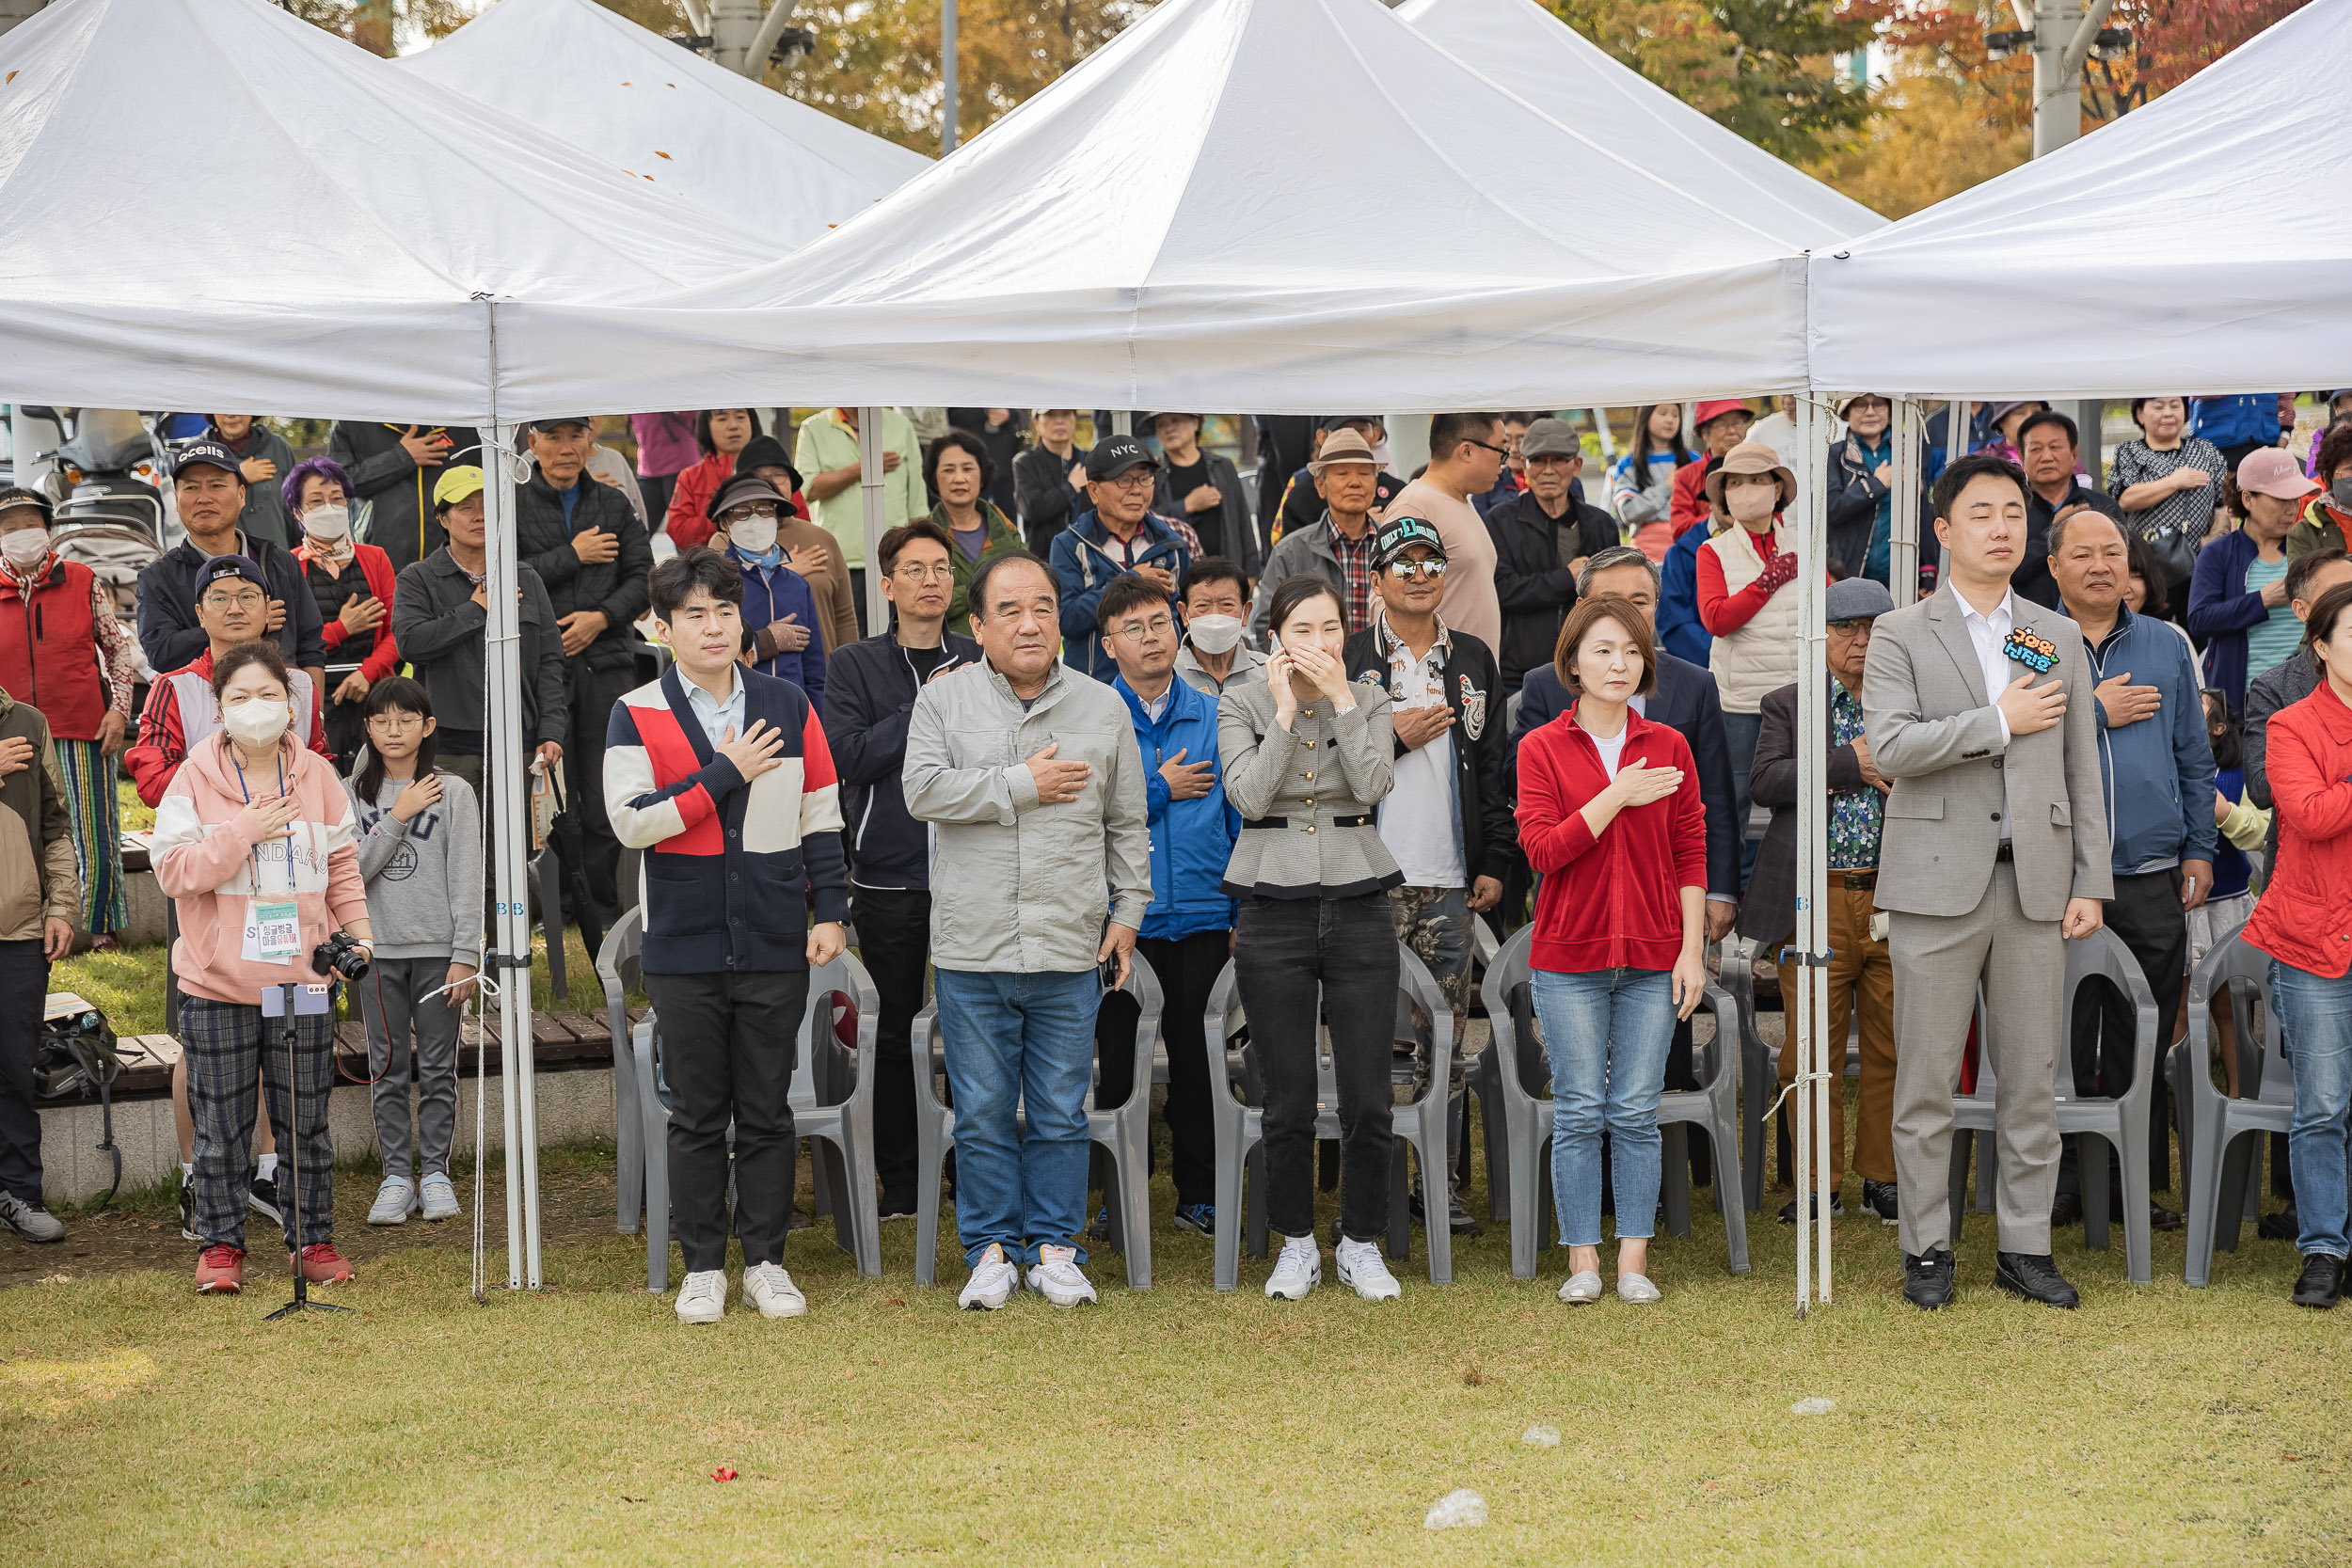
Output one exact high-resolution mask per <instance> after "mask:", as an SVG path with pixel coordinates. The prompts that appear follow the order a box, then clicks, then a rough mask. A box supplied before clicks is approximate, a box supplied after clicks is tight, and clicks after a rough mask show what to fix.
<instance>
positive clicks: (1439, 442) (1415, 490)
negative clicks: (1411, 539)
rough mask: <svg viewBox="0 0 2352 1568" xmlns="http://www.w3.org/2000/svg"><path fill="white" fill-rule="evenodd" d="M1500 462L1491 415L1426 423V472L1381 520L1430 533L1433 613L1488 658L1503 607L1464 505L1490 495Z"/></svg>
mask: <svg viewBox="0 0 2352 1568" xmlns="http://www.w3.org/2000/svg"><path fill="white" fill-rule="evenodd" d="M1507 455H1508V453H1506V452H1505V451H1504V450H1503V446H1502V421H1501V420H1497V419H1496V418H1495V416H1494V415H1492V414H1436V415H1432V416H1431V417H1430V420H1429V467H1427V468H1425V469H1423V470H1422V475H1421V477H1420V478H1419V479H1416V480H1414V481H1413V482H1412V483H1410V484H1407V485H1406V486H1405V488H1404V490H1403V491H1401V492H1400V493H1399V494H1398V496H1397V498H1396V499H1395V500H1394V501H1393V502H1392V503H1391V505H1390V506H1389V508H1388V510H1387V511H1385V512H1383V513H1382V514H1381V515H1382V516H1383V517H1419V518H1422V519H1423V520H1424V521H1426V522H1428V523H1429V524H1430V525H1431V526H1433V527H1435V528H1436V529H1437V531H1438V538H1439V539H1440V540H1442V541H1443V542H1444V545H1445V553H1446V562H1447V565H1446V578H1445V591H1444V593H1443V594H1440V595H1439V596H1438V613H1439V614H1441V615H1443V616H1444V617H1445V624H1446V625H1447V626H1451V627H1452V628H1453V629H1454V631H1456V632H1468V633H1469V634H1470V636H1472V637H1475V638H1477V639H1478V641H1481V642H1483V643H1485V644H1486V647H1487V648H1488V649H1489V650H1492V649H1494V648H1497V647H1500V646H1501V645H1502V600H1501V599H1499V598H1498V597H1497V596H1496V594H1495V542H1494V540H1493V539H1492V538H1491V537H1489V536H1488V535H1487V532H1486V522H1485V520H1484V519H1482V518H1481V517H1480V516H1479V515H1478V508H1477V507H1476V506H1474V505H1473V504H1471V501H1470V498H1471V497H1472V496H1483V495H1485V494H1486V492H1487V491H1489V490H1491V489H1493V488H1494V487H1495V476H1496V475H1497V474H1499V473H1500V472H1502V463H1503V459H1504V458H1505V457H1506V456H1507Z"/></svg>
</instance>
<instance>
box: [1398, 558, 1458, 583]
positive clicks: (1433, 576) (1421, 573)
mask: <svg viewBox="0 0 2352 1568" xmlns="http://www.w3.org/2000/svg"><path fill="white" fill-rule="evenodd" d="M1389 575H1390V576H1391V577H1394V578H1402V579H1403V580H1405V581H1406V582H1435V581H1437V580H1438V578H1441V577H1443V576H1445V562H1442V561H1391V562H1389Z"/></svg>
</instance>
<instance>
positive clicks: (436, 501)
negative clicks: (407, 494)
mask: <svg viewBox="0 0 2352 1568" xmlns="http://www.w3.org/2000/svg"><path fill="white" fill-rule="evenodd" d="M482 483H483V482H482V470H481V469H480V468H477V467H474V466H473V465H472V464H470V463H468V464H463V465H461V466H459V467H454V468H443V469H442V470H441V477H440V478H439V479H438V480H437V481H436V482H435V483H434V485H433V510H434V511H436V512H438V511H440V510H442V509H443V508H444V507H451V506H455V505H456V504H457V503H458V502H459V501H461V500H464V499H466V498H467V497H468V496H478V495H480V494H481V493H482Z"/></svg>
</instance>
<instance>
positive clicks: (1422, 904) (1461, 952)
mask: <svg viewBox="0 0 2352 1568" xmlns="http://www.w3.org/2000/svg"><path fill="white" fill-rule="evenodd" d="M1389 914H1390V917H1391V919H1392V920H1394V921H1395V923H1396V940H1397V941H1399V942H1403V943H1404V944H1405V945H1406V948H1407V949H1408V950H1410V951H1411V953H1412V955H1413V957H1415V958H1419V959H1420V960H1421V961H1422V963H1424V964H1427V965H1428V966H1429V973H1430V974H1431V976H1432V977H1434V978H1435V979H1436V980H1437V982H1438V990H1439V991H1440V992H1442V993H1443V994H1444V996H1445V999H1446V1002H1447V1003H1448V1004H1449V1005H1450V1006H1452V1007H1453V1009H1454V1059H1453V1060H1452V1061H1451V1062H1449V1063H1448V1064H1447V1066H1446V1092H1447V1093H1448V1094H1449V1095H1458V1094H1460V1093H1461V1092H1462V1030H1463V1026H1464V1025H1465V1024H1466V1023H1468V1022H1469V1021H1470V948H1471V932H1470V921H1471V920H1473V919H1474V918H1476V917H1475V916H1473V915H1472V914H1471V913H1470V894H1469V892H1468V890H1466V889H1463V888H1458V887H1392V888H1391V889H1390V890H1389ZM1413 1015H1414V1022H1415V1023H1416V1024H1419V1023H1422V1022H1427V1021H1426V1020H1424V1019H1423V1018H1422V1016H1421V1009H1420V1008H1419V1007H1418V1006H1417V1007H1415V1008H1414V1009H1413ZM1427 1054H1428V1053H1425V1052H1424V1053H1422V1060H1421V1061H1419V1062H1417V1063H1415V1064H1414V1073H1413V1098H1415V1099H1418V1098H1419V1097H1420V1095H1421V1092H1422V1086H1423V1085H1426V1084H1427V1083H1428V1082H1429V1074H1430V1070H1431V1068H1430V1064H1429V1062H1428V1060H1427Z"/></svg>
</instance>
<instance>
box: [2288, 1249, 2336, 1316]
mask: <svg viewBox="0 0 2352 1568" xmlns="http://www.w3.org/2000/svg"><path fill="white" fill-rule="evenodd" d="M2342 1294H2344V1259H2341V1258H2330V1257H2329V1256H2328V1254H2326V1253H2324V1252H2314V1253H2311V1254H2309V1255H2308V1256H2306V1257H2305V1258H2304V1259H2303V1277H2302V1278H2300V1279H2298V1280H2296V1282H2295V1305H2296V1306H2297V1307H2316V1308H2318V1309H2319V1310H2320V1311H2322V1312H2325V1311H2326V1310H2327V1309H2328V1308H2329V1307H2333V1306H2334V1305H2335V1304H2336V1298H2337V1297H2338V1296H2340V1295H2342Z"/></svg>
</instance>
